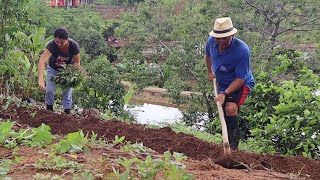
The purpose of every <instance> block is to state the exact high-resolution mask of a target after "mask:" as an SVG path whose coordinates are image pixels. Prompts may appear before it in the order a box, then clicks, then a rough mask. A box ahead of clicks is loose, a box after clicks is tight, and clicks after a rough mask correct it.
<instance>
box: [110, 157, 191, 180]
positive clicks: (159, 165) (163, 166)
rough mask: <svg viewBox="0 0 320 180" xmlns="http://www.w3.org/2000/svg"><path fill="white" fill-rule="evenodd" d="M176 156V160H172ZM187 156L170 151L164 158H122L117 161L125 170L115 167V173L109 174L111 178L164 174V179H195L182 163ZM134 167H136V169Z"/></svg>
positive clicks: (151, 176) (153, 176) (145, 177)
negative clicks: (121, 170)
mask: <svg viewBox="0 0 320 180" xmlns="http://www.w3.org/2000/svg"><path fill="white" fill-rule="evenodd" d="M171 158H174V161H172V160H171ZM186 158H187V157H186V156H184V155H183V154H180V153H173V156H172V155H171V153H170V152H169V151H167V152H165V153H164V158H163V159H160V158H158V159H152V157H151V156H150V155H148V156H147V157H146V158H145V160H141V159H138V158H132V159H127V158H122V159H118V160H117V162H118V163H119V164H120V165H122V166H123V167H124V169H125V170H124V171H123V172H120V171H119V170H117V169H115V168H113V173H112V174H109V175H108V176H107V177H109V178H117V179H118V178H119V179H135V178H137V179H155V178H156V177H159V176H162V177H163V178H164V179H177V180H178V179H188V180H189V179H194V177H193V176H192V175H191V174H189V173H187V172H186V171H185V165H183V164H182V161H183V160H186ZM133 169H136V170H137V172H136V171H134V170H133Z"/></svg>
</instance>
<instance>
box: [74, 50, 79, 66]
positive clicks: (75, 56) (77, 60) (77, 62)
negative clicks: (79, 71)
mask: <svg viewBox="0 0 320 180" xmlns="http://www.w3.org/2000/svg"><path fill="white" fill-rule="evenodd" d="M73 64H74V65H75V66H76V67H77V68H80V53H78V54H76V55H74V56H73Z"/></svg>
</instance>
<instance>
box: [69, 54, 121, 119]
mask: <svg viewBox="0 0 320 180" xmlns="http://www.w3.org/2000/svg"><path fill="white" fill-rule="evenodd" d="M85 68H86V71H87V77H88V78H87V80H86V82H85V83H84V84H83V86H82V88H80V89H78V90H77V91H75V98H74V101H75V103H76V104H78V105H79V106H80V107H83V108H96V109H98V110H99V111H100V112H104V111H106V110H110V111H111V112H112V113H113V114H120V113H121V111H122V110H123V101H124V100H123V96H124V94H125V90H124V87H123V85H122V84H121V79H120V76H119V74H118V72H117V70H116V69H115V68H114V67H113V66H112V65H111V64H110V63H109V62H108V60H107V59H106V57H103V56H101V57H99V58H98V59H95V60H93V61H92V62H91V63H90V64H88V65H86V66H85Z"/></svg>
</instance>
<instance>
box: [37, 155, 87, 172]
mask: <svg viewBox="0 0 320 180" xmlns="http://www.w3.org/2000/svg"><path fill="white" fill-rule="evenodd" d="M34 167H35V168H37V169H43V170H63V169H72V170H73V171H74V172H75V171H79V170H80V169H81V168H82V165H81V164H79V163H78V162H75V161H70V160H67V159H65V158H64V157H62V156H57V155H55V154H54V153H50V154H49V155H48V157H47V158H41V159H38V160H37V162H36V163H35V164H34Z"/></svg>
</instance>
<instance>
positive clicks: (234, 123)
mask: <svg viewBox="0 0 320 180" xmlns="http://www.w3.org/2000/svg"><path fill="white" fill-rule="evenodd" d="M248 94H249V88H248V87H247V86H242V87H241V88H239V89H238V90H237V91H235V92H233V93H232V94H230V95H229V96H227V97H226V99H225V102H224V104H223V106H222V108H223V111H224V114H225V120H226V124H227V130H228V139H229V143H230V147H231V148H232V149H238V145H239V142H240V135H241V133H240V128H239V117H238V116H239V115H237V116H227V115H226V110H225V108H226V104H227V102H233V103H236V104H237V105H238V113H239V110H240V106H241V105H242V104H243V102H244V101H245V99H246V97H247V96H248Z"/></svg>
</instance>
